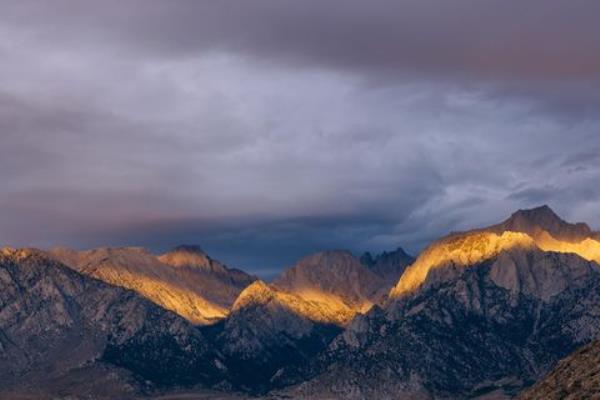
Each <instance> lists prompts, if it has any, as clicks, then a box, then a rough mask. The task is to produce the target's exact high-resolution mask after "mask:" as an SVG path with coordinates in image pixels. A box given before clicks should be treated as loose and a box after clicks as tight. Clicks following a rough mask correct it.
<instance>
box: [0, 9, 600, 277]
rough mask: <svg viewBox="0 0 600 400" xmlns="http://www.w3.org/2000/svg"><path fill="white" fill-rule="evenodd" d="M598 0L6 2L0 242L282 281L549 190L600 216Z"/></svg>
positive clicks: (475, 222)
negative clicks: (334, 254) (213, 266)
mask: <svg viewBox="0 0 600 400" xmlns="http://www.w3.org/2000/svg"><path fill="white" fill-rule="evenodd" d="M598 15H600V3H598V2H596V1H579V0H576V1H570V2H568V3H567V2H562V1H554V0H550V1H547V0H546V1H531V2H522V1H520V2H517V1H500V0H494V1H480V0H478V1H475V0H469V1H467V0H459V1H454V2H443V1H430V0H425V1H423V0H420V1H416V0H414V1H383V0H375V1H368V2H366V1H353V0H351V1H347V0H345V1H341V0H339V1H319V2H317V1H301V2H300V1H287V0H270V1H262V0H260V1H252V2H249V1H230V0H222V1H218V2H199V1H168V2H167V1H147V0H144V1H141V0H131V1H127V2H124V1H119V2H117V1H113V0H108V1H103V2H91V1H90V2H87V1H86V2H83V1H53V2H47V1H5V2H3V4H2V12H1V13H0V60H1V62H0V140H1V142H0V167H1V168H0V179H1V180H2V182H3V183H2V193H1V195H0V241H1V242H2V243H5V244H10V245H40V246H51V245H55V244H69V245H73V246H77V247H89V246H96V245H102V244H110V245H126V244H135V245H144V246H150V247H152V248H153V249H155V250H162V249H165V248H166V247H168V246H171V245H175V244H177V243H181V242H188V243H190V242H192V243H193V242H197V243H200V244H201V245H203V246H204V247H205V248H206V250H208V251H209V252H213V253H214V254H215V255H216V256H217V257H220V258H223V259H224V260H225V261H227V262H228V263H231V264H233V265H237V266H244V265H247V266H250V267H252V268H254V269H255V270H256V271H261V273H262V274H264V275H272V273H273V271H274V270H277V268H280V267H281V266H283V265H285V264H289V263H291V262H293V260H294V259H295V258H297V257H299V256H300V255H302V254H304V253H306V252H309V251H314V250H318V249H323V248H339V247H346V248H350V249H352V250H354V251H356V252H360V251H364V250H376V251H377V250H383V249H389V248H395V247H396V246H398V245H402V246H405V247H407V248H408V250H410V251H412V252H416V251H418V250H419V249H421V248H422V247H423V246H424V245H425V244H426V243H427V242H428V241H430V240H431V239H433V238H435V237H437V236H439V235H441V234H444V233H446V232H448V231H450V230H460V229H469V228H472V227H473V226H480V225H485V224H489V223H493V222H497V221H498V220H499V219H501V218H504V217H506V216H507V215H508V214H510V212H512V211H513V210H514V209H516V208H522V207H526V206H533V205H537V204H538V203H542V202H543V203H549V204H550V205H552V206H553V207H554V208H556V210H557V211H558V212H559V213H561V214H562V215H564V216H565V217H567V218H570V219H576V220H585V221H588V222H590V223H591V224H592V225H594V226H596V227H598V226H600V213H599V212H598V206H599V205H600V189H597V187H598V185H597V182H598V180H599V179H600V164H599V162H598V161H599V160H600V158H599V157H600V156H599V154H600V152H599V151H598V149H600V95H599V93H600V90H599V89H600V27H599V26H600V25H598V24H597V16H598Z"/></svg>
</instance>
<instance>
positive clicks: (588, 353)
mask: <svg viewBox="0 0 600 400" xmlns="http://www.w3.org/2000/svg"><path fill="white" fill-rule="evenodd" d="M519 399H520V400H579V399H590V400H594V399H600V342H594V343H592V344H589V345H587V346H585V347H583V348H581V349H579V350H577V351H575V352H574V353H573V354H571V355H569V356H568V357H566V358H565V359H563V360H561V361H560V362H559V363H558V365H557V366H556V367H555V368H554V369H553V370H552V371H551V372H550V373H549V374H548V375H546V376H545V377H544V378H543V379H542V380H541V381H540V382H538V383H536V384H535V385H534V386H533V387H531V388H530V389H528V390H526V391H525V392H524V393H522V394H521V395H520V396H519Z"/></svg>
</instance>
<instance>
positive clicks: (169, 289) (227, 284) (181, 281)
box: [49, 247, 253, 325]
mask: <svg viewBox="0 0 600 400" xmlns="http://www.w3.org/2000/svg"><path fill="white" fill-rule="evenodd" d="M179 252H181V250H174V252H172V253H173V254H171V255H170V256H165V257H163V259H167V260H168V259H170V258H176V259H182V258H183V257H184V255H179V254H176V253H179ZM49 253H50V254H51V255H52V256H53V257H55V258H57V259H58V260H60V261H61V262H63V263H64V264H66V265H68V266H70V267H71V268H73V269H75V270H76V271H78V272H80V273H83V274H86V275H89V276H92V277H94V278H96V279H99V280H102V281H104V282H107V283H110V284H112V285H116V286H121V287H124V288H127V289H131V290H134V291H136V292H138V293H139V294H141V295H143V296H144V297H146V298H148V299H149V300H151V301H153V302H154V303H156V304H158V305H160V306H161V307H163V308H165V309H168V310H171V311H173V312H175V313H177V314H179V315H180V316H182V317H184V318H185V319H187V320H188V321H190V322H192V323H194V324H202V325H204V324H209V323H212V322H215V321H216V320H219V319H222V318H225V317H226V316H227V315H228V313H229V307H230V306H231V304H232V303H233V301H234V300H235V298H236V297H237V295H238V294H239V292H240V291H241V290H242V289H243V287H245V286H246V285H247V284H249V283H250V282H251V281H252V280H253V278H251V277H247V279H245V280H244V279H242V280H240V281H235V280H233V279H229V278H230V277H228V276H227V274H226V272H227V270H225V269H223V270H222V271H221V273H222V274H224V276H216V275H215V274H214V273H212V270H211V269H210V268H205V269H203V268H201V265H196V266H189V267H187V266H184V265H183V264H182V265H180V266H179V267H173V266H171V265H167V264H165V263H163V262H161V261H160V260H159V259H158V258H157V257H156V256H154V255H153V254H151V253H149V252H147V251H146V250H144V249H141V248H133V247H128V248H99V249H93V250H88V251H82V252H77V251H74V250H70V249H64V248H57V249H53V250H51V251H50V252H49ZM219 268H220V267H219Z"/></svg>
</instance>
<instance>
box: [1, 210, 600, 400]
mask: <svg viewBox="0 0 600 400" xmlns="http://www.w3.org/2000/svg"><path fill="white" fill-rule="evenodd" d="M598 240H599V235H598V234H597V233H596V232H593V231H592V230H591V229H590V228H589V227H588V226H587V225H586V224H583V223H578V224H571V223H568V222H566V221H564V220H562V219H561V218H560V217H559V216H558V215H556V213H554V211H552V209H550V208H549V207H548V206H542V207H538V208H535V209H530V210H519V211H517V212H515V213H513V214H512V215H511V216H510V217H509V218H508V219H507V220H505V221H503V222H501V223H499V224H496V225H492V226H490V227H487V228H478V229H474V230H471V231H467V232H462V233H452V234H450V235H448V236H446V237H443V238H441V239H439V240H436V241H434V242H433V243H431V244H430V245H429V246H428V247H427V248H426V249H424V250H423V251H422V252H421V254H419V255H418V257H417V258H416V259H415V258H413V257H411V256H410V255H408V254H406V253H405V252H404V250H402V248H398V249H396V250H395V251H393V252H384V253H382V254H380V255H375V256H373V255H371V254H370V253H365V254H363V255H362V256H361V257H360V258H359V257H356V256H354V255H353V254H351V253H350V252H348V251H344V250H332V251H324V252H321V253H317V254H313V255H309V256H306V257H304V258H302V259H300V260H299V261H298V262H297V263H296V264H295V265H293V266H291V267H289V268H287V269H285V270H284V271H283V272H282V273H281V274H280V275H279V276H278V277H277V278H275V279H274V280H273V281H272V282H264V281H261V280H259V279H258V278H256V277H254V276H252V275H250V274H247V273H245V272H243V271H240V270H237V269H233V268H228V267H226V266H225V265H223V264H222V263H220V262H218V261H216V260H213V259H212V258H210V257H209V256H208V255H207V254H206V253H205V252H203V251H202V250H201V249H200V248H199V247H197V246H180V247H177V248H175V249H173V250H171V251H169V252H167V253H165V254H161V255H154V254H152V253H150V252H148V251H146V250H144V249H141V248H131V247H129V248H127V247H124V248H99V249H92V250H86V251H76V250H72V249H68V248H55V249H51V250H48V251H43V250H37V249H9V248H5V249H3V250H2V252H1V253H0V301H1V302H0V382H1V383H0V395H2V394H10V395H11V396H16V395H19V396H26V395H30V396H33V397H32V398H36V397H35V396H37V397H43V396H49V397H52V396H66V395H69V396H73V398H78V397H80V398H115V397H118V398H138V397H144V396H153V395H158V394H160V395H161V396H164V395H165V393H171V392H173V391H180V390H191V391H203V393H206V392H205V391H206V390H209V391H212V392H214V393H216V394H215V396H221V397H222V398H227V397H228V396H229V397H231V398H234V397H235V396H238V394H236V393H245V394H243V395H242V396H255V397H261V396H262V397H264V396H269V397H270V398H314V399H321V398H334V399H337V398H340V399H341V398H344V399H371V398H381V399H404V398H406V399H409V398H411V399H412V398H423V399H430V398H484V397H486V396H487V398H492V396H493V397H494V398H510V397H514V396H518V395H519V394H520V396H521V397H522V398H527V399H533V398H547V397H543V396H546V395H548V396H558V395H556V393H563V394H565V393H568V392H569V390H572V391H573V393H577V392H575V389H577V388H585V390H586V391H587V392H585V393H593V392H594V390H598V391H600V387H598V380H597V379H596V380H594V379H592V378H590V380H589V381H585V382H582V381H581V380H582V379H584V378H583V377H580V376H581V375H582V374H585V373H586V371H589V368H586V367H582V366H581V365H588V364H590V365H591V363H592V362H591V361H590V360H591V359H592V358H591V357H592V355H594V354H596V353H597V352H596V353H594V351H593V350H594V349H595V348H596V347H597V345H595V346H596V347H594V345H590V346H591V347H590V348H591V349H592V350H589V348H586V347H584V348H583V349H584V350H580V351H579V352H575V351H577V349H578V348H580V347H582V346H585V345H586V344H588V343H591V342H593V341H595V340H599V339H600V266H599V264H598V263H599V262H600V241H598ZM585 349H588V350H585ZM572 352H575V353H574V354H573V356H571V357H570V358H567V359H566V361H564V362H561V363H560V364H558V362H559V360H561V359H562V358H564V357H567V356H569V354H570V353H572ZM581 352H583V353H581ZM582 354H583V355H582ZM596 358H597V357H596ZM586 363H587V364H586ZM557 365H558V367H556V366H557ZM555 367H556V368H558V369H557V370H554V371H553V372H550V371H552V369H553V368H555ZM546 374H549V375H548V376H547V377H545V376H546ZM565 380H569V382H571V381H577V382H580V383H579V384H578V386H577V388H575V387H574V386H573V385H572V384H568V383H564V381H565ZM536 382H538V383H536ZM594 382H595V383H594ZM532 385H533V386H532ZM594 385H595V386H594ZM530 386H531V388H530V389H527V388H529V387H530ZM570 388H571V389H570ZM524 390H525V391H524ZM582 390H583V389H582ZM549 393H550V394H549ZM581 393H584V392H581ZM86 396H87V397H86ZM575 396H576V395H575ZM163 398H164V397H163ZM555 398H560V397H555ZM573 398H577V397H573Z"/></svg>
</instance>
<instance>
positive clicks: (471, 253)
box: [390, 232, 535, 297]
mask: <svg viewBox="0 0 600 400" xmlns="http://www.w3.org/2000/svg"><path fill="white" fill-rule="evenodd" d="M515 247H525V248H527V247H535V243H534V241H533V239H531V237H529V236H528V235H526V234H524V233H519V232H504V233H503V234H501V235H498V234H496V233H492V232H472V233H466V234H456V235H451V236H449V237H446V238H444V239H441V240H439V241H437V242H434V243H433V244H431V245H430V246H429V247H428V248H427V249H425V251H423V253H422V254H421V255H420V256H419V257H418V258H417V260H416V261H415V262H414V263H413V264H412V265H411V266H409V267H408V268H407V269H406V271H405V272H404V274H403V275H402V276H401V277H400V280H399V281H398V284H397V285H396V287H394V289H392V291H391V293H390V297H399V296H401V295H403V294H405V293H408V292H411V291H413V290H415V289H417V288H418V287H419V286H420V285H421V284H422V283H423V282H425V279H426V278H427V274H428V273H429V271H431V270H432V269H434V268H439V267H443V266H446V265H448V264H453V265H457V266H469V265H473V264H477V263H480V262H482V261H484V260H487V259H490V258H492V257H494V256H497V255H498V254H500V253H501V252H502V251H505V250H509V249H512V248H515Z"/></svg>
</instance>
